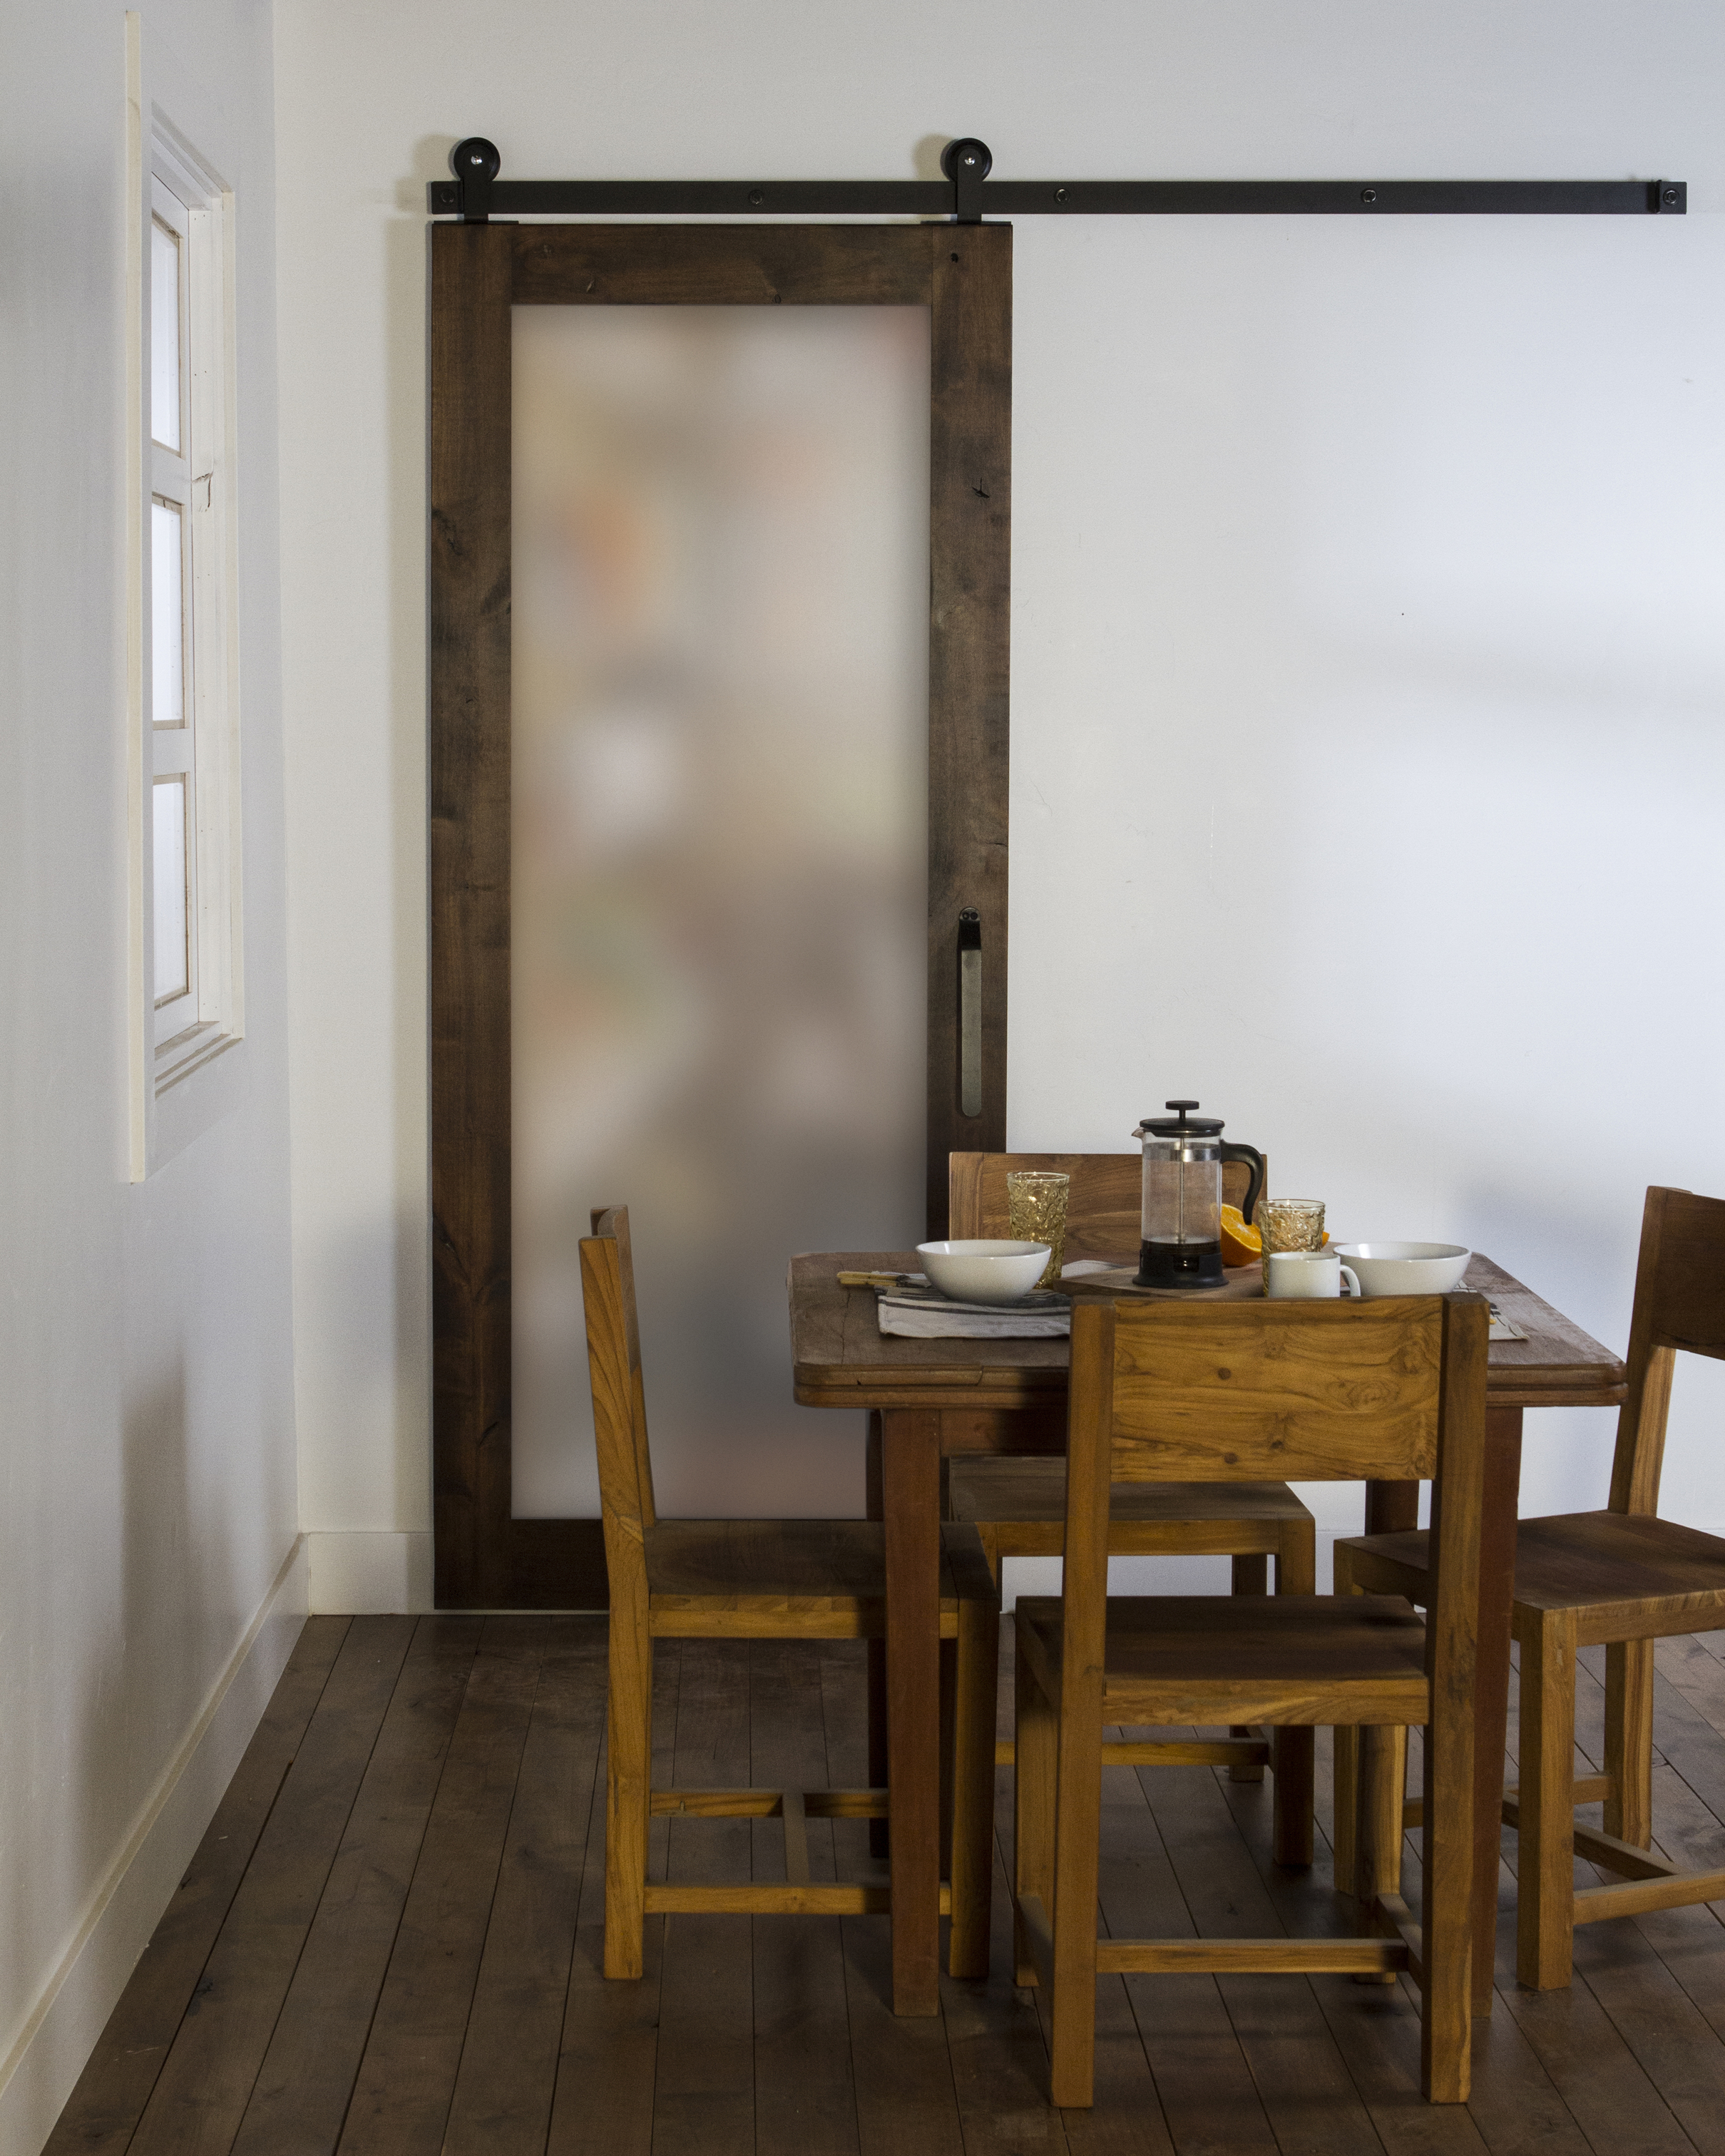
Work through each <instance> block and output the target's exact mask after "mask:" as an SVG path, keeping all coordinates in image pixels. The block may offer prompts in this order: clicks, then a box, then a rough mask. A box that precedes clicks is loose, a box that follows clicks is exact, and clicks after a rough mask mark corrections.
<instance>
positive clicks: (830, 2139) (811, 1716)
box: [745, 1640, 857, 2156]
mask: <svg viewBox="0 0 1725 2156" xmlns="http://www.w3.org/2000/svg"><path fill="white" fill-rule="evenodd" d="M748 1651H749V1768H748V1772H747V1776H746V1777H745V1779H747V1781H749V1782H750V1783H751V1784H754V1785H755V1786H757V1787H758V1788H762V1789H801V1790H808V1789H827V1788H830V1787H833V1786H835V1785H836V1778H835V1777H834V1775H833V1774H832V1772H831V1769H830V1768H829V1764H828V1761H827V1738H826V1718H825V1712H824V1698H823V1691H822V1681H821V1678H822V1661H821V1656H820V1655H819V1652H818V1651H817V1652H815V1653H814V1654H811V1653H809V1650H807V1648H805V1647H803V1646H802V1645H800V1644H797V1643H788V1642H784V1641H780V1640H757V1641H756V1642H754V1643H753V1645H752V1646H751V1647H750V1649H749V1650H748ZM749 1834H750V1838H751V1845H752V1846H751V1851H750V1874H751V1876H752V1877H753V1878H755V1879H757V1880H761V1881H777V1880H782V1879H783V1877H784V1876H785V1870H784V1830H783V1826H782V1825H780V1823H779V1822H778V1820H755V1821H753V1822H752V1823H751V1825H750V1827H749ZM808 1845H809V1877H810V1878H811V1879H812V1880H814V1881H816V1882H817V1883H819V1882H820V1881H834V1880H835V1879H836V1878H837V1877H838V1876H839V1873H838V1871H837V1868H836V1866H835V1862H834V1850H833V1830H832V1823H831V1822H830V1821H829V1820H809V1822H808ZM750 1930H751V1932H752V1940H751V1949H752V1963H751V1979H752V1989H753V2002H754V2030H755V2042H754V2060H755V2144H754V2145H755V2148H756V2150H757V2156H856V2148H857V2124H856V2085H855V2078H854V2076H853V2072H852V2068H851V2061H850V2017H849V2012H848V2008H847V2002H846V1998H845V1933H844V1928H843V1920H842V1918H839V1917H809V1918H807V1919H798V1918H796V1917H756V1918H753V1919H752V1920H751V1922H750Z"/></svg>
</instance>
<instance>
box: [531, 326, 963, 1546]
mask: <svg viewBox="0 0 1725 2156" xmlns="http://www.w3.org/2000/svg"><path fill="white" fill-rule="evenodd" d="M928 344H929V332H928V316H927V311H926V310H925V309H922V308H873V307H870V308H863V307H857V308H839V307H835V308H831V309H815V308H809V309H793V308H789V307H787V308H784V309H783V310H782V311H781V310H778V309H767V308H762V309H754V308H734V309H727V308H626V307H603V308H599V307H595V308H552V307H523V308H517V309H516V313H515V362H514V395H515V405H514V426H515V448H514V455H515V501H514V515H515V524H514V576H513V586H514V677H513V706H514V711H513V726H514V742H513V753H514V785H515V811H514V832H513V844H514V859H513V879H514V880H513V891H512V906H513V914H512V928H511V934H512V938H513V949H512V959H511V962H512V967H513V975H512V989H513V998H514V1038H513V1041H512V1044H511V1045H512V1055H513V1066H512V1067H513V1086H514V1127H513V1147H514V1178H515V1199H514V1204H515V1211H514V1237H515V1244H514V1325H515V1385H514V1401H515V1407H514V1462H515V1509H516V1513H517V1514H518V1515H525V1516H535V1515H537V1516H544V1515H547V1514H550V1515H557V1514H588V1515H591V1514H593V1513H595V1512H597V1511H598V1490H597V1481H596V1478H595V1476H594V1471H593V1436H592V1419H591V1409H590V1404H589V1399H588V1379H587V1358H586V1344H585V1338H584V1335H583V1327H582V1316H581V1285H580V1270H579V1254H578V1250H577V1248H576V1245H577V1242H578V1238H579V1237H580V1236H582V1235H585V1234H587V1233H588V1210H589V1209H590V1208H591V1207H593V1206H594V1205H600V1204H627V1205H628V1206H629V1209H630V1218H631V1222H632V1224H633V1228H634V1248H635V1263H636V1280H637V1286H638V1291H639V1298H640V1306H641V1337H642V1347H643V1352H644V1358H645V1363H646V1377H647V1403H648V1413H649V1420H650V1423H651V1427H652V1433H653V1450H654V1464H655V1476H656V1479H657V1482H658V1487H659V1501H660V1508H661V1510H662V1511H663V1512H665V1513H666V1514H667V1515H676V1514H682V1515H684V1516H685V1517H703V1516H709V1517H711V1516H722V1515H736V1514H742V1515H747V1514H750V1513H757V1512H760V1513H768V1514H773V1513H779V1514H792V1515H794V1514H803V1515H813V1516H816V1517H819V1516H820V1515H822V1514H828V1513H831V1514H839V1513H860V1512H861V1510H862V1501H863V1479H862V1441H861V1427H860V1425H861V1417H860V1415H859V1416H857V1417H855V1418H853V1417H850V1416H848V1415H839V1414H829V1413H826V1412H824V1411H820V1410H815V1409H801V1408H798V1407H797V1406H796V1405H795V1404H793V1400H792V1399H791V1369H790V1350H789V1337H788V1322H787V1317H786V1309H785V1290H784V1276H785V1268H786V1264H787V1261H788V1259H789V1257H790V1255H791V1254H792V1253H793V1251H796V1250H819V1249H834V1248H839V1247H850V1248H851V1249H865V1248H885V1247H902V1246H903V1245H906V1243H910V1242H914V1241H915V1240H916V1239H917V1236H918V1234H919V1232H920V1224H921V1219H922V1180H923V1116H924V1093H925V1083H926V1081H925V1067H924V1046H925V1018H924V1003H925V995H926V988H925V979H926V957H925V937H926V930H925V918H924V916H925V893H926V888H927V870H926V848H927V836H926V834H927V603H928V601H927V594H928V547H927V518H928V425H929V405H928Z"/></svg>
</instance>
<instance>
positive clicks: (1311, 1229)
mask: <svg viewBox="0 0 1725 2156" xmlns="http://www.w3.org/2000/svg"><path fill="white" fill-rule="evenodd" d="M1252 1224H1253V1226H1254V1227H1255V1229H1257V1230H1258V1233H1259V1235H1260V1237H1261V1238H1262V1240H1263V1245H1264V1255H1265V1256H1266V1258H1268V1257H1269V1255H1270V1254H1271V1251H1272V1250H1322V1248H1323V1241H1324V1208H1323V1200H1322V1199H1321V1198H1260V1199H1259V1200H1258V1207H1257V1210H1256V1211H1255V1213H1254V1214H1253V1215H1252Z"/></svg>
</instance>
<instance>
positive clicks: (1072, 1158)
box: [947, 1152, 1270, 1260]
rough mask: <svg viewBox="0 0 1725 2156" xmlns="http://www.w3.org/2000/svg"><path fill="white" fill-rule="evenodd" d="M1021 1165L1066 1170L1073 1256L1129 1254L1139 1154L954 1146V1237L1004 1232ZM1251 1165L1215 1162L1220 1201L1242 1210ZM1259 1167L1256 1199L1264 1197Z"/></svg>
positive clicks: (1137, 1203) (1139, 1205)
mask: <svg viewBox="0 0 1725 2156" xmlns="http://www.w3.org/2000/svg"><path fill="white" fill-rule="evenodd" d="M1020 1168H1041V1169H1044V1170H1049V1171H1052V1172H1053V1173H1056V1174H1059V1175H1070V1177H1071V1178H1072V1187H1071V1188H1070V1190H1069V1191H1068V1192H1067V1193H1066V1250H1065V1255H1066V1256H1067V1258H1068V1259H1069V1260H1070V1259H1074V1258H1123V1257H1127V1256H1132V1257H1136V1256H1137V1249H1138V1243H1139V1240H1140V1238H1139V1229H1140V1227H1141V1226H1142V1220H1143V1155H1142V1152H955V1153H949V1154H948V1155H947V1234H948V1235H952V1236H954V1237H959V1236H980V1235H1006V1234H1007V1233H1008V1228H1007V1207H1006V1178H1007V1177H1008V1176H1009V1175H1013V1174H1016V1173H1018V1171H1019V1169H1020ZM1250 1183H1251V1170H1250V1168H1248V1167H1247V1166H1246V1164H1245V1162H1244V1161H1238V1160H1230V1161H1224V1163H1223V1164H1222V1201H1223V1203H1224V1204H1226V1205H1237V1206H1240V1207H1241V1208H1242V1209H1244V1207H1245V1198H1246V1192H1247V1190H1248V1188H1250ZM1269 1183H1270V1164H1269V1163H1268V1161H1267V1160H1266V1163H1265V1166H1264V1188H1262V1189H1260V1191H1259V1193H1258V1198H1259V1202H1260V1204H1261V1203H1262V1201H1263V1199H1265V1197H1266V1196H1267V1195H1268V1191H1269Z"/></svg>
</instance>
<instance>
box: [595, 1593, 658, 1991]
mask: <svg viewBox="0 0 1725 2156" xmlns="http://www.w3.org/2000/svg"><path fill="white" fill-rule="evenodd" d="M605 1743H606V1772H605V1974H606V1975H607V1976H608V1977H624V1978H627V1977H637V1976H639V1974H641V1929H642V1926H643V1924H644V1922H645V1921H646V1897H647V1815H648V1810H649V1803H650V1799H651V1797H652V1790H653V1640H652V1637H651V1635H650V1634H649V1632H648V1630H647V1627H646V1622H645V1611H644V1610H643V1611H641V1612H640V1613H639V1622H638V1623H634V1624H632V1623H630V1621H629V1613H628V1612H627V1611H626V1610H624V1609H619V1608H617V1607H615V1606H614V1607H613V1609H612V1612H611V1650H610V1696H609V1699H608V1702H607V1707H606V1718H605Z"/></svg>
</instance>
